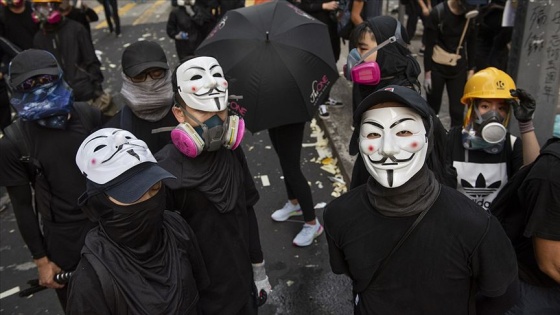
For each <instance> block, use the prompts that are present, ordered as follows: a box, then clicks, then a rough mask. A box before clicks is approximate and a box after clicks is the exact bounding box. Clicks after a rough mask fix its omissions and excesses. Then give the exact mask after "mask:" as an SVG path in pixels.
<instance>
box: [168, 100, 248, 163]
mask: <svg viewBox="0 0 560 315" xmlns="http://www.w3.org/2000/svg"><path fill="white" fill-rule="evenodd" d="M176 106H177V105H176ZM180 108H181V107H180ZM181 110H182V111H183V114H184V115H185V116H188V117H189V118H191V119H192V120H194V121H195V122H196V123H197V124H198V126H196V127H192V126H191V125H190V124H189V123H187V122H184V123H181V124H179V125H178V126H177V127H175V129H173V130H172V131H171V140H172V141H173V144H174V145H175V147H176V148H177V149H178V150H179V151H181V152H182V153H183V154H184V155H186V156H188V157H190V158H194V157H197V156H198V155H200V153H202V151H217V150H219V149H220V148H221V147H222V146H223V147H225V148H226V149H230V150H235V149H236V148H237V147H238V146H239V144H240V143H241V140H242V139H243V135H244V134H245V121H244V120H243V118H241V117H239V116H237V115H228V117H227V118H226V121H225V122H224V121H222V119H221V118H220V117H219V116H218V115H214V116H212V117H210V119H208V120H206V121H204V122H200V121H199V120H198V119H196V118H195V117H194V116H193V115H191V114H189V113H188V111H187V110H185V109H184V108H181Z"/></svg>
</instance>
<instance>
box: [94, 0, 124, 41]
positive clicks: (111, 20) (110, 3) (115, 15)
mask: <svg viewBox="0 0 560 315" xmlns="http://www.w3.org/2000/svg"><path fill="white" fill-rule="evenodd" d="M99 2H101V4H102V5H103V11H104V12H105V21H107V25H108V26H109V32H110V33H113V30H114V31H115V35H116V36H117V37H119V36H120V35H121V19H120V18H119V4H118V3H117V0H101V1H99ZM113 24H115V27H114V28H113Z"/></svg>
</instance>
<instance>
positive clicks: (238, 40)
mask: <svg viewBox="0 0 560 315" xmlns="http://www.w3.org/2000/svg"><path fill="white" fill-rule="evenodd" d="M196 53H197V54H198V55H207V56H212V57H215V58H216V59H217V60H218V62H219V63H220V65H221V66H222V68H223V70H224V72H225V75H226V78H227V79H228V82H229V94H230V95H238V96H242V97H243V98H242V99H238V100H234V101H232V102H231V103H230V108H231V109H232V110H234V111H236V112H238V113H239V114H241V115H242V116H243V117H244V119H245V123H246V126H247V128H248V129H249V130H250V131H252V132H258V131H261V130H264V129H268V128H272V127H276V126H281V125H286V124H291V123H297V122H304V121H309V120H310V119H311V118H312V117H313V115H314V114H315V111H316V110H317V107H318V106H319V105H320V104H322V103H323V101H324V100H325V98H326V97H327V95H328V91H329V90H330V89H331V87H332V86H333V84H334V82H335V81H336V79H337V78H338V71H337V69H336V64H335V61H334V56H333V52H332V48H331V44H330V39H329V34H328V30H327V27H326V25H325V24H323V23H322V22H319V21H318V20H316V19H314V18H313V17H311V16H310V15H308V14H307V13H305V12H303V11H301V10H300V9H298V8H296V7H295V6H293V5H292V4H290V3H288V2H286V1H275V2H267V3H263V4H259V5H255V6H250V7H246V8H240V9H236V10H230V11H228V12H227V13H226V15H225V16H224V17H223V18H222V20H221V21H220V22H219V23H218V24H217V25H216V27H215V28H214V29H213V30H212V32H211V33H210V34H209V35H208V37H207V38H206V39H205V40H204V41H203V42H202V44H200V46H199V48H198V49H197V51H196Z"/></svg>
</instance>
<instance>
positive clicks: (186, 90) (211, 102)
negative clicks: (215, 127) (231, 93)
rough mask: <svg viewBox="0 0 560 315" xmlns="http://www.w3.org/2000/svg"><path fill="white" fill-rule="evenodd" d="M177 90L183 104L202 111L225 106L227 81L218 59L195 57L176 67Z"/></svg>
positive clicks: (221, 108) (217, 109) (217, 110)
mask: <svg viewBox="0 0 560 315" xmlns="http://www.w3.org/2000/svg"><path fill="white" fill-rule="evenodd" d="M177 91H178V93H179V95H180V96H181V98H182V99H183V101H184V102H185V104H187V106H189V107H190V108H194V109H197V110H201V111H203V112H220V111H222V110H225V109H226V108H227V99H228V82H227V81H226V79H225V78H224V71H223V70H222V67H221V66H220V64H219V63H218V61H217V60H216V59H214V58H212V57H197V58H193V59H189V60H187V61H185V62H184V63H183V64H181V65H180V66H179V68H177Z"/></svg>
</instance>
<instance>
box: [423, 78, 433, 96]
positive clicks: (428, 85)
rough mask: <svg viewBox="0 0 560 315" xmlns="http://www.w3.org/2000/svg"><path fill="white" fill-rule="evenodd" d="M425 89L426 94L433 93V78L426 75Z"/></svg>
mask: <svg viewBox="0 0 560 315" xmlns="http://www.w3.org/2000/svg"><path fill="white" fill-rule="evenodd" d="M424 90H425V91H426V94H431V93H432V78H430V77H426V78H425V79H424Z"/></svg>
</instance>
